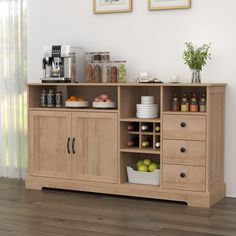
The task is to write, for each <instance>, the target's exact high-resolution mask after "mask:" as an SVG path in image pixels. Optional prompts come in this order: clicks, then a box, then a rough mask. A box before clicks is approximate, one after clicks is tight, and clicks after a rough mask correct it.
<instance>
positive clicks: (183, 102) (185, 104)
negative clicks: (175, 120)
mask: <svg viewBox="0 0 236 236" xmlns="http://www.w3.org/2000/svg"><path fill="white" fill-rule="evenodd" d="M181 111H182V112H188V111H189V101H188V96H187V94H186V93H185V94H184V96H183V98H182V100H181Z"/></svg>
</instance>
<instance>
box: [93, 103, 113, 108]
mask: <svg viewBox="0 0 236 236" xmlns="http://www.w3.org/2000/svg"><path fill="white" fill-rule="evenodd" d="M115 107H116V103H115V102H93V108H103V109H104V108H115Z"/></svg>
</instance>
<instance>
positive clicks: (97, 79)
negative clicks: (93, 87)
mask: <svg viewBox="0 0 236 236" xmlns="http://www.w3.org/2000/svg"><path fill="white" fill-rule="evenodd" d="M101 59H102V57H101V53H100V52H95V53H94V54H93V82H94V83H101V82H102V60H101Z"/></svg>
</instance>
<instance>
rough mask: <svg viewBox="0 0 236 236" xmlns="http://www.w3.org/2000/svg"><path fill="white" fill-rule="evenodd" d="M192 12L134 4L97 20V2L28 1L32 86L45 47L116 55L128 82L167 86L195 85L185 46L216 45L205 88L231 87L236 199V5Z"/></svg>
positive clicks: (231, 183) (228, 168) (207, 5)
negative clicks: (143, 79) (152, 79)
mask: <svg viewBox="0 0 236 236" xmlns="http://www.w3.org/2000/svg"><path fill="white" fill-rule="evenodd" d="M192 2H193V4H192V5H193V6H192V9H190V10H174V11H155V12H149V11H147V0H133V3H134V4H133V5H134V7H133V12H132V13H121V14H104V15H94V14H93V11H92V0H40V1H37V0H28V50H29V52H28V56H29V57H28V62H29V64H28V66H29V77H28V78H29V79H28V80H29V82H39V81H40V80H39V78H40V76H41V70H40V66H41V56H42V50H43V45H47V44H71V45H75V46H82V47H84V48H85V49H86V50H88V51H90V50H91V51H92V50H98V51H111V52H112V55H113V58H114V57H115V58H117V59H126V60H127V61H128V75H129V78H135V77H137V75H138V72H139V71H147V72H149V73H150V74H151V75H155V76H158V77H159V78H160V79H161V80H163V81H166V82H167V81H168V79H169V78H170V76H171V75H173V74H179V75H180V77H181V80H182V81H183V82H186V81H190V72H189V70H188V68H187V67H186V65H184V63H183V60H182V53H183V50H184V42H186V41H192V42H195V43H197V44H200V43H205V42H212V58H213V59H212V61H210V62H209V63H208V65H207V66H206V67H205V69H204V71H203V73H202V77H203V82H226V83H228V87H227V91H226V94H227V95H226V121H225V123H226V130H225V134H226V138H225V142H226V145H225V159H226V160H225V182H226V184H227V196H234V197H236V184H235V182H236V171H235V169H236V143H235V140H234V138H235V137H234V134H236V123H235V121H236V110H235V107H236V78H235V77H236V60H235V56H236V45H235V44H236V28H235V22H236V14H235V9H236V1H235V0H227V1H222V0H192Z"/></svg>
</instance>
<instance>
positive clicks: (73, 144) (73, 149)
mask: <svg viewBox="0 0 236 236" xmlns="http://www.w3.org/2000/svg"><path fill="white" fill-rule="evenodd" d="M72 152H73V154H75V138H73V141H72Z"/></svg>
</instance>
